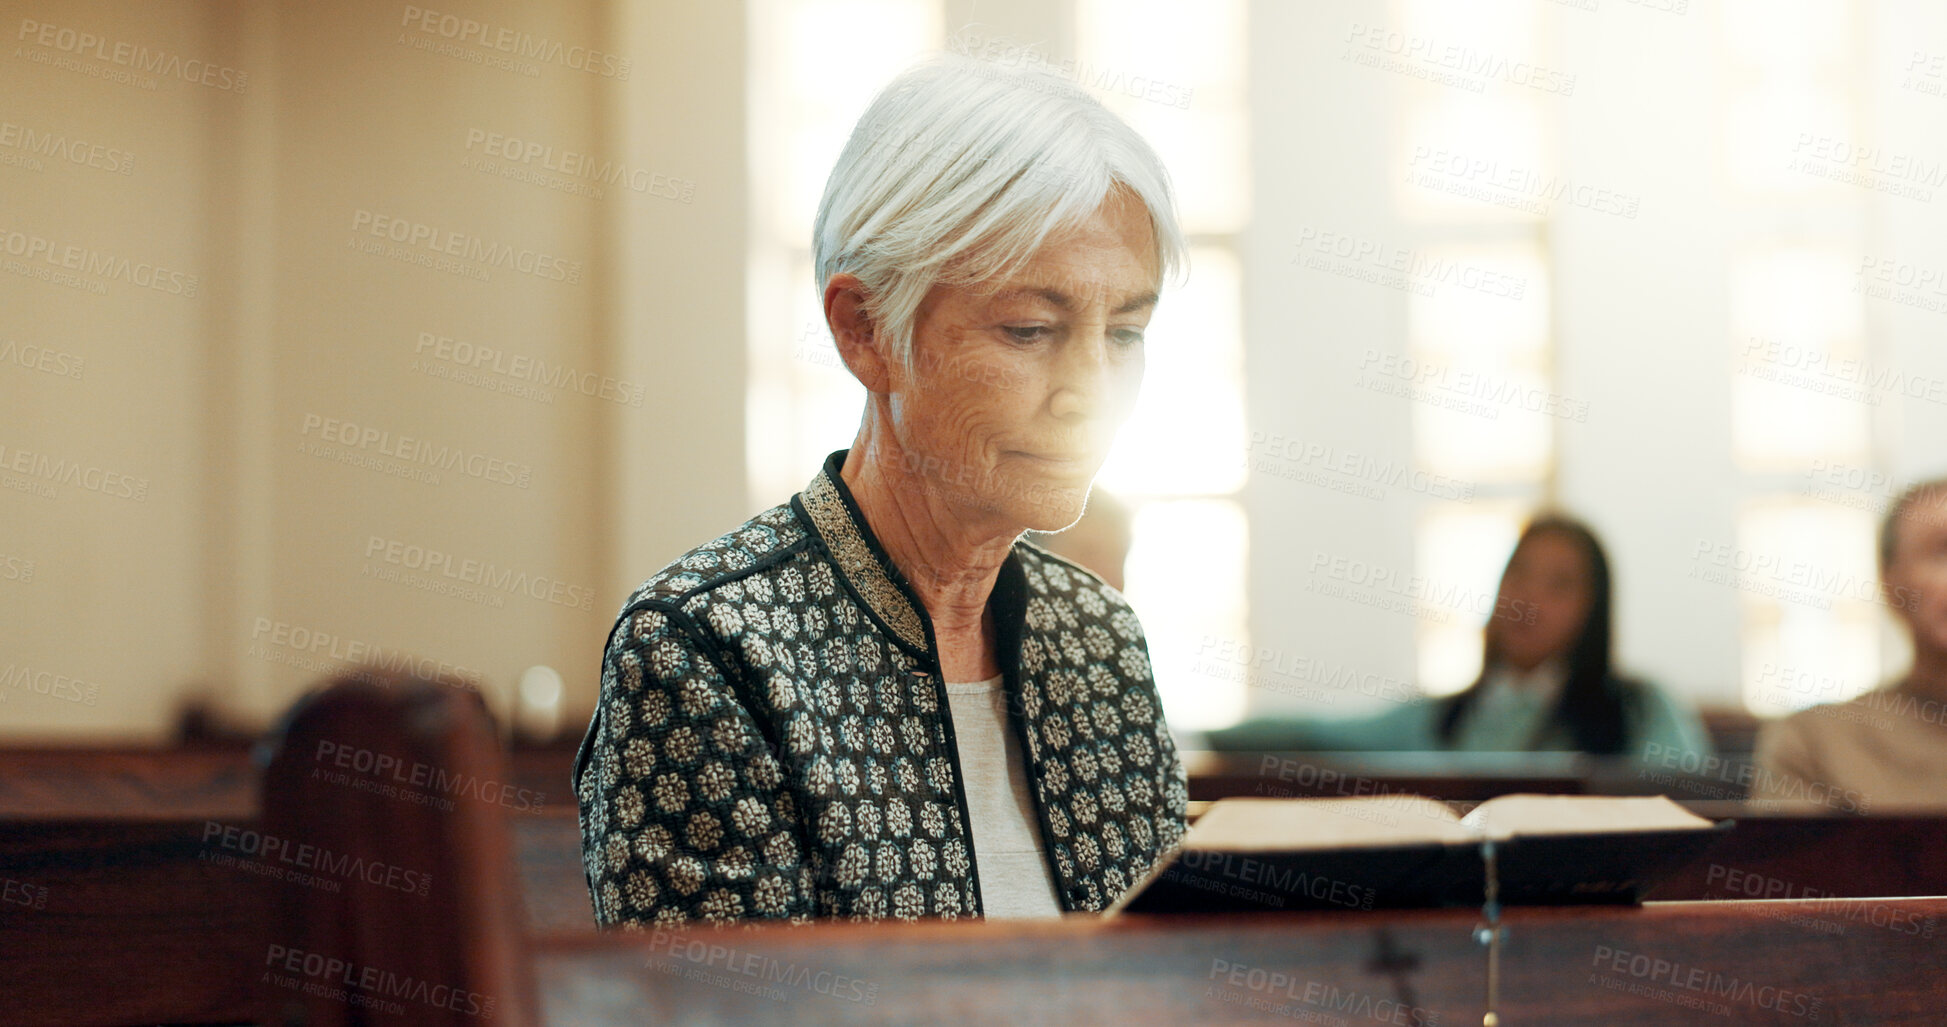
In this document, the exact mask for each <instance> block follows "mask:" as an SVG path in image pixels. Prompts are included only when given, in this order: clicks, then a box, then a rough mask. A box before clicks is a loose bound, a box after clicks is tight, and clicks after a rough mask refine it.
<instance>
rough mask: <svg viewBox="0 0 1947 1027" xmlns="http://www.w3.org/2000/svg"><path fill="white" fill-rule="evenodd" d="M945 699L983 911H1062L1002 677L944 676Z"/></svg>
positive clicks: (994, 914)
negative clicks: (959, 680)
mask: <svg viewBox="0 0 1947 1027" xmlns="http://www.w3.org/2000/svg"><path fill="white" fill-rule="evenodd" d="M946 701H947V707H948V709H949V710H951V711H952V715H953V740H954V744H955V747H956V748H958V749H959V750H960V777H961V783H962V784H963V785H964V786H965V788H966V790H967V818H968V820H970V821H971V823H970V824H969V825H968V826H969V827H970V828H971V829H972V831H973V840H974V870H975V872H976V873H978V874H979V875H980V901H981V906H982V908H983V910H984V912H985V913H986V915H987V917H988V918H989V919H993V920H999V919H1024V918H1031V917H1058V916H1060V915H1061V897H1060V895H1059V893H1057V892H1056V890H1055V875H1054V871H1053V870H1051V869H1050V868H1049V866H1048V855H1047V843H1046V841H1045V840H1044V839H1043V838H1042V837H1041V821H1040V818H1039V817H1037V816H1036V815H1035V811H1034V797H1033V796H1032V795H1030V794H1029V792H1028V774H1027V766H1026V761H1025V760H1024V759H1023V757H1022V755H1021V740H1020V738H1018V737H1017V736H1016V734H1015V732H1014V726H1013V725H1012V724H1010V723H1008V718H1007V693H1006V691H1005V690H1004V689H1002V688H1001V679H1000V676H999V675H995V676H994V677H991V678H988V679H987V680H985V681H970V682H962V683H954V682H947V686H946Z"/></svg>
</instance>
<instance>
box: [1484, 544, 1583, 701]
mask: <svg viewBox="0 0 1947 1027" xmlns="http://www.w3.org/2000/svg"><path fill="white" fill-rule="evenodd" d="M1594 605H1595V583H1594V581H1592V580H1591V579H1590V572H1589V565H1588V561H1587V560H1586V559H1584V558H1583V556H1582V550H1581V547H1580V546H1578V545H1576V543H1575V542H1574V541H1572V540H1571V539H1569V538H1567V537H1566V536H1564V535H1562V534H1560V533H1559V532H1554V531H1538V532H1536V533H1535V534H1533V535H1530V536H1528V540H1527V541H1526V542H1524V543H1522V544H1521V545H1519V546H1517V547H1516V548H1515V550H1514V555H1513V556H1512V557H1510V558H1509V559H1508V568H1507V571H1506V573H1504V574H1503V575H1502V576H1501V594H1500V601H1499V602H1497V603H1496V604H1495V612H1494V616H1493V618H1492V619H1490V620H1489V621H1488V622H1487V630H1488V631H1489V633H1490V634H1491V636H1492V637H1493V639H1494V641H1495V642H1496V643H1497V644H1496V647H1495V648H1496V650H1497V651H1498V652H1499V653H1500V654H1501V657H1502V658H1503V659H1505V660H1507V661H1508V662H1509V663H1511V664H1513V665H1515V666H1516V667H1519V668H1521V669H1523V670H1529V669H1532V668H1534V667H1536V666H1538V665H1540V664H1541V663H1542V661H1544V660H1547V659H1548V658H1549V657H1551V656H1560V657H1562V658H1564V659H1566V658H1567V657H1568V651H1569V648H1570V647H1571V646H1573V645H1574V644H1575V639H1576V638H1577V636H1579V635H1580V634H1581V633H1582V625H1583V624H1584V623H1585V622H1587V620H1588V619H1589V611H1590V609H1591V608H1592V607H1594Z"/></svg>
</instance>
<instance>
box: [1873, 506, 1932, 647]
mask: <svg viewBox="0 0 1947 1027" xmlns="http://www.w3.org/2000/svg"><path fill="white" fill-rule="evenodd" d="M1884 576H1885V579H1886V586H1887V587H1886V591H1885V592H1884V593H1883V595H1884V596H1885V598H1886V602H1887V605H1889V606H1891V607H1892V609H1893V612H1894V613H1895V615H1897V616H1898V617H1899V618H1900V619H1901V620H1903V621H1905V622H1906V624H1907V627H1909V628H1911V629H1912V631H1913V645H1914V647H1915V648H1916V649H1931V650H1933V651H1934V652H1947V493H1939V494H1930V495H1923V496H1921V497H1920V498H1919V499H1918V500H1916V501H1915V502H1914V503H1913V505H1912V506H1910V507H1909V508H1908V509H1907V511H1906V514H1905V515H1904V516H1902V517H1901V519H1900V527H1899V535H1898V538H1897V540H1896V543H1895V545H1894V548H1893V563H1892V565H1891V566H1889V567H1887V568H1886V573H1885V575H1884Z"/></svg>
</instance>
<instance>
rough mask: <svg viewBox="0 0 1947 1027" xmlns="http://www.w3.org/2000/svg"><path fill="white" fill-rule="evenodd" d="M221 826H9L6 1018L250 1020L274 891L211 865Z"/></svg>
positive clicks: (68, 822)
mask: <svg viewBox="0 0 1947 1027" xmlns="http://www.w3.org/2000/svg"><path fill="white" fill-rule="evenodd" d="M212 824H216V825H218V827H219V829H220V828H221V827H222V823H221V822H220V821H216V820H210V819H205V818H200V817H199V818H195V819H188V820H184V819H171V818H146V819H140V820H126V819H124V820H102V819H64V820H38V821H22V820H13V819H10V820H6V821H0V879H3V880H0V888H4V889H5V891H4V895H3V896H0V1021H4V1022H7V1023H20V1024H47V1025H94V1024H135V1023H157V1022H167V1023H240V1022H245V1021H251V1020H254V1019H255V1012H256V1007H257V1003H256V1000H255V997H254V995H253V993H252V990H251V978H252V975H251V970H252V968H253V967H254V966H255V964H256V963H257V962H258V961H260V960H261V958H262V955H263V943H262V941H261V940H260V939H261V937H262V935H263V934H264V933H265V930H266V926H267V924H268V922H269V920H270V899H271V890H270V885H269V883H268V882H267V881H266V880H265V879H264V878H262V877H258V876H255V875H251V874H247V873H241V872H239V871H237V870H236V869H232V868H230V867H225V866H220V865H218V864H216V863H213V862H210V861H209V860H208V859H207V858H206V857H208V856H209V855H211V851H212V850H211V848H210V847H209V846H208V845H207V844H206V843H205V842H204V841H203V839H204V837H205V836H206V834H208V832H209V828H210V825H212ZM219 851H220V850H219ZM23 896H24V897H27V898H31V899H33V900H36V901H32V902H23V901H20V900H21V898H22V897H23Z"/></svg>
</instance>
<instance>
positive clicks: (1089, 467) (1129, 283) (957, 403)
mask: <svg viewBox="0 0 1947 1027" xmlns="http://www.w3.org/2000/svg"><path fill="white" fill-rule="evenodd" d="M1160 277H1161V275H1160V268H1159V266H1158V262H1157V258H1156V252H1155V244H1154V241H1153V232H1152V229H1151V226H1150V220H1149V215H1148V212H1147V210H1146V209H1145V208H1144V207H1143V205H1142V204H1141V202H1139V201H1138V200H1136V199H1135V198H1134V197H1133V196H1132V195H1130V194H1128V193H1126V192H1123V191H1117V192H1115V193H1112V194H1111V196H1110V199H1109V200H1108V201H1107V202H1105V203H1104V204H1103V205H1102V207H1101V208H1100V209H1098V210H1097V211H1096V212H1095V215H1094V216H1093V217H1092V218H1091V219H1090V220H1089V221H1088V222H1087V223H1086V224H1085V225H1083V226H1081V227H1080V228H1079V229H1078V230H1076V231H1073V232H1070V233H1068V234H1066V235H1062V236H1058V237H1055V238H1052V239H1050V240H1049V242H1048V243H1047V245H1045V246H1044V247H1042V249H1041V250H1040V251H1039V252H1038V253H1036V254H1035V255H1034V257H1033V259H1032V260H1031V261H1029V262H1028V264H1027V265H1026V266H1025V267H1024V268H1023V269H1022V270H1021V272H1020V273H1019V274H1017V275H1015V276H1014V277H1012V278H1010V279H1008V280H1007V281H1004V282H1000V283H995V285H994V286H989V287H983V288H979V289H975V288H960V287H952V286H936V287H935V288H934V289H933V291H932V292H930V293H929V294H928V295H927V297H926V299H925V300H924V301H923V302H922V303H921V305H920V308H919V312H918V316H917V318H916V319H915V323H914V331H913V357H914V365H915V368H914V372H913V374H912V376H911V377H910V378H909V377H908V376H907V372H906V371H905V370H904V369H895V370H893V371H892V374H893V377H894V380H895V382H896V383H897V384H896V385H895V387H894V388H893V389H892V390H891V394H890V396H889V400H890V405H891V414H892V429H893V431H894V433H895V434H896V435H897V436H898V441H899V445H900V448H901V450H902V451H903V453H904V456H905V458H906V460H907V462H908V465H909V466H908V467H907V470H908V472H909V473H910V474H912V475H915V476H917V477H918V478H919V479H920V480H921V481H923V482H924V487H926V488H928V489H931V490H935V491H937V492H938V493H939V494H940V495H943V496H946V497H949V498H950V499H951V500H952V501H953V502H954V503H955V505H958V506H961V507H963V508H965V509H968V510H970V511H976V512H978V513H980V514H984V515H986V517H985V519H987V520H990V521H993V522H995V523H998V524H1003V525H1007V526H1009V527H1012V528H1016V529H1018V528H1033V529H1037V530H1041V531H1056V530H1059V529H1061V528H1065V527H1067V526H1068V525H1069V524H1072V523H1074V521H1075V519H1076V518H1077V517H1079V516H1081V512H1082V505H1083V501H1084V500H1085V499H1086V498H1087V496H1088V488H1089V485H1090V483H1091V482H1093V481H1094V479H1095V472H1096V471H1097V470H1099V469H1100V468H1101V466H1102V461H1103V459H1104V458H1105V457H1107V455H1108V451H1109V445H1110V443H1111V442H1112V441H1113V440H1114V438H1115V433H1116V430H1117V429H1118V428H1120V427H1121V425H1122V422H1123V421H1124V420H1126V419H1127V418H1128V416H1129V412H1130V410H1131V408H1132V407H1133V406H1134V405H1135V401H1136V393H1137V390H1138V389H1139V388H1140V386H1141V384H1142V375H1143V331H1144V330H1145V329H1146V328H1147V327H1148V324H1149V317H1150V313H1151V312H1152V311H1153V310H1154V309H1155V306H1156V290H1157V285H1158V282H1159V279H1160Z"/></svg>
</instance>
